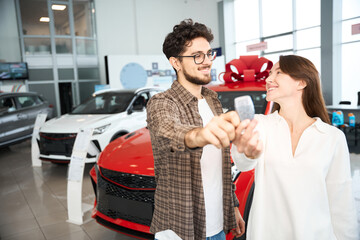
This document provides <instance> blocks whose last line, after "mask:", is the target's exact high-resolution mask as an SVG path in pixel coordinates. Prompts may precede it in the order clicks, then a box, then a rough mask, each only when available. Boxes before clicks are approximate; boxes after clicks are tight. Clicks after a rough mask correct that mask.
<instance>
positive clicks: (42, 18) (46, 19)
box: [40, 17, 50, 22]
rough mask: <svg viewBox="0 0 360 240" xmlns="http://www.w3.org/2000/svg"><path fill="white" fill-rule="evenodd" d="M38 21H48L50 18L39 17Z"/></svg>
mask: <svg viewBox="0 0 360 240" xmlns="http://www.w3.org/2000/svg"><path fill="white" fill-rule="evenodd" d="M40 22H50V18H48V17H41V18H40Z"/></svg>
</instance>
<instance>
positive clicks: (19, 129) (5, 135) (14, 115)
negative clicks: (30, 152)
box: [0, 96, 28, 144]
mask: <svg viewBox="0 0 360 240" xmlns="http://www.w3.org/2000/svg"><path fill="white" fill-rule="evenodd" d="M26 118H27V117H26V115H24V114H22V113H21V112H20V111H19V110H18V106H17V104H16V101H15V98H14V97H12V96H3V97H1V99H0V144H5V143H7V142H11V141H14V140H17V139H20V138H23V137H24V136H26V135H27V134H28V133H27V132H26V130H27V129H26Z"/></svg>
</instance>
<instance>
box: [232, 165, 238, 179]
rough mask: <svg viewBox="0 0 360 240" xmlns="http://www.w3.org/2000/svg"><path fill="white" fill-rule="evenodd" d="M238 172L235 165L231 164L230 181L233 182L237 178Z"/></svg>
mask: <svg viewBox="0 0 360 240" xmlns="http://www.w3.org/2000/svg"><path fill="white" fill-rule="evenodd" d="M239 173H240V171H239V170H238V169H237V168H236V165H235V164H234V163H233V164H232V166H231V179H232V181H235V180H236V178H237V177H238V176H239Z"/></svg>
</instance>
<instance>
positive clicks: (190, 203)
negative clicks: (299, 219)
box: [147, 19, 245, 240]
mask: <svg viewBox="0 0 360 240" xmlns="http://www.w3.org/2000/svg"><path fill="white" fill-rule="evenodd" d="M212 40H213V35H212V33H211V30H210V29H208V28H207V27H206V26H205V25H203V24H200V23H193V21H192V20H191V19H187V20H184V21H182V22H181V23H180V24H179V25H176V26H175V27H174V28H173V32H171V33H169V34H168V35H167V37H166V39H165V41H164V44H163V52H164V53H165V55H166V57H167V58H168V59H169V61H170V64H171V65H172V66H173V68H174V69H175V71H176V74H177V81H174V83H173V84H172V86H171V88H170V89H169V90H167V91H165V92H163V93H159V94H157V95H155V96H154V97H152V98H151V99H150V101H149V103H148V105H147V112H148V114H147V122H148V128H149V130H150V136H151V142H152V149H153V154H154V160H155V178H156V183H157V187H156V192H155V210H154V215H153V219H152V223H151V228H150V231H151V232H153V233H155V239H159V240H161V239H166V240H169V239H184V240H187V239H195V240H204V239H224V240H225V233H227V232H229V231H230V230H232V232H233V234H234V235H235V236H240V235H242V234H243V233H244V231H245V223H244V221H243V219H242V217H241V215H240V212H239V210H238V208H237V206H238V204H239V202H238V200H237V198H236V196H235V193H234V185H233V183H232V181H231V162H230V151H229V145H230V141H231V140H233V139H234V138H235V128H236V126H238V125H239V123H240V119H239V117H238V115H237V113H235V112H228V113H227V114H222V107H221V103H220V102H219V100H218V98H217V94H216V93H215V92H213V91H211V90H209V89H207V88H205V87H203V85H205V84H208V83H209V82H210V81H211V75H210V70H211V65H212V60H214V59H215V56H216V54H215V52H214V51H213V50H212V49H211V47H210V42H211V41H212ZM209 237H212V238H209Z"/></svg>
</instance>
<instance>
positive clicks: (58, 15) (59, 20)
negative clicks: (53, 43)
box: [51, 4, 70, 35]
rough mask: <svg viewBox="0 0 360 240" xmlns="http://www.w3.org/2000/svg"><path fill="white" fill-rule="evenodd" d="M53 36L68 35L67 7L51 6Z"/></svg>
mask: <svg viewBox="0 0 360 240" xmlns="http://www.w3.org/2000/svg"><path fill="white" fill-rule="evenodd" d="M51 8H52V10H53V15H54V25H55V35H70V24H69V11H68V7H67V5H64V4H52V5H51Z"/></svg>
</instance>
